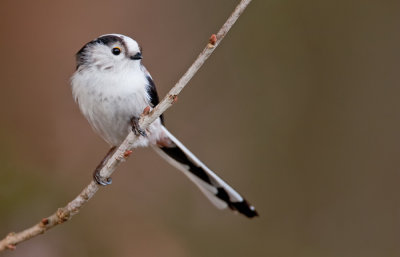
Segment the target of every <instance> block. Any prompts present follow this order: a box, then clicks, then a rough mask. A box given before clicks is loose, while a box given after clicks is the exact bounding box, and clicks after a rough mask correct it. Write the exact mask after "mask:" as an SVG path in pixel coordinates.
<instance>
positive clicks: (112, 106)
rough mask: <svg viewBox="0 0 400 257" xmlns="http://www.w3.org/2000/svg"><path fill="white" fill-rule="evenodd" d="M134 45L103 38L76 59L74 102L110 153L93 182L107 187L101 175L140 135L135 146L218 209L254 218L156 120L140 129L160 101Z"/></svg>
mask: <svg viewBox="0 0 400 257" xmlns="http://www.w3.org/2000/svg"><path fill="white" fill-rule="evenodd" d="M142 57H143V56H142V51H141V48H140V47H139V45H138V43H137V42H136V41H135V40H133V39H131V38H129V37H127V36H124V35H120V34H107V35H103V36H100V37H99V38H97V39H95V40H93V41H90V42H89V43H87V44H86V45H84V46H83V47H82V49H80V50H79V52H78V53H77V54H76V71H75V73H74V74H73V76H72V78H71V85H72V93H73V97H74V99H75V101H76V102H77V103H78V105H79V108H80V110H81V112H82V113H83V115H84V116H85V117H86V119H87V120H88V121H89V123H90V125H91V126H92V128H93V130H94V131H95V132H96V133H97V134H99V135H100V136H101V137H102V138H103V139H104V140H105V141H106V142H107V143H108V144H110V146H111V149H110V151H109V153H108V154H107V155H106V157H105V158H104V160H103V162H102V163H101V164H100V165H99V166H98V167H97V168H96V170H95V172H94V174H93V177H94V179H95V181H96V182H97V183H98V184H100V185H108V184H110V183H111V178H107V179H103V178H102V177H101V176H100V174H99V171H100V169H101V168H102V165H103V164H104V163H105V162H106V161H107V159H108V158H110V156H111V155H112V154H113V153H114V151H115V149H116V147H117V146H119V145H120V144H121V143H122V142H123V140H124V139H125V138H126V136H127V135H128V133H129V132H130V131H131V130H133V131H134V132H135V134H136V135H138V136H139V140H138V141H136V143H135V145H134V147H139V146H151V147H152V148H153V149H154V150H155V151H156V152H157V153H158V154H160V155H161V156H162V157H164V158H165V159H166V160H167V161H168V162H169V163H170V164H172V165H173V166H175V167H176V168H178V169H179V170H181V171H182V172H183V173H184V174H185V175H186V176H187V177H188V178H189V179H190V180H191V181H193V182H194V183H195V184H196V185H197V186H198V187H199V188H200V190H201V191H202V192H203V193H204V194H205V195H206V196H207V197H208V198H209V199H210V200H211V202H212V203H214V204H215V205H216V206H217V207H218V208H221V209H222V208H226V207H229V208H230V209H232V210H234V211H238V212H240V213H242V214H244V215H245V216H247V217H249V218H252V217H255V216H258V214H257V211H256V210H255V208H254V207H253V206H252V205H251V204H249V203H248V202H247V201H246V200H245V199H244V198H243V197H242V196H241V195H240V194H239V193H237V192H236V191H235V190H234V189H233V188H232V187H230V186H229V185H228V184H227V183H225V182H224V181H223V180H222V179H221V178H219V177H218V176H217V175H216V174H215V173H214V172H212V171H211V170H210V169H209V168H208V167H207V166H206V165H204V164H203V163H202V162H201V161H200V160H199V159H198V158H197V157H196V156H194V154H192V153H191V152H190V151H189V150H188V149H187V148H186V147H185V146H184V145H183V144H182V143H181V142H180V141H178V139H176V138H175V137H174V136H173V135H172V134H171V133H170V132H169V131H168V130H167V129H166V128H165V126H164V118H163V116H160V117H159V118H158V119H157V120H156V121H154V122H153V123H152V124H151V125H150V126H149V127H148V128H147V129H146V131H145V130H142V129H141V128H140V126H139V118H140V116H141V115H142V113H143V111H144V110H148V109H149V107H148V106H150V108H153V107H155V106H156V105H157V104H158V102H159V98H158V95H157V91H156V87H155V84H154V82H153V79H152V77H151V76H150V74H149V72H148V71H147V70H146V68H145V67H144V66H143V65H142V62H141V60H142Z"/></svg>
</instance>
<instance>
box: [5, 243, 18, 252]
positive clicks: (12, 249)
mask: <svg viewBox="0 0 400 257" xmlns="http://www.w3.org/2000/svg"><path fill="white" fill-rule="evenodd" d="M6 248H7V249H8V250H11V251H14V250H15V249H17V246H16V245H13V244H9V245H7V246H6Z"/></svg>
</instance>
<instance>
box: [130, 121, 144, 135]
mask: <svg viewBox="0 0 400 257" xmlns="http://www.w3.org/2000/svg"><path fill="white" fill-rule="evenodd" d="M131 123H132V131H133V133H135V135H136V136H139V135H141V136H143V137H147V133H146V131H145V130H143V129H141V128H140V125H139V119H138V118H136V117H133V118H132V119H131Z"/></svg>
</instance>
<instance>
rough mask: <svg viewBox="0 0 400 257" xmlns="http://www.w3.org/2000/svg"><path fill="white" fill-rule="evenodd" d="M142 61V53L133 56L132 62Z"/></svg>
mask: <svg viewBox="0 0 400 257" xmlns="http://www.w3.org/2000/svg"><path fill="white" fill-rule="evenodd" d="M140 59H142V53H140V52H138V53H137V54H135V55H133V56H131V60H140Z"/></svg>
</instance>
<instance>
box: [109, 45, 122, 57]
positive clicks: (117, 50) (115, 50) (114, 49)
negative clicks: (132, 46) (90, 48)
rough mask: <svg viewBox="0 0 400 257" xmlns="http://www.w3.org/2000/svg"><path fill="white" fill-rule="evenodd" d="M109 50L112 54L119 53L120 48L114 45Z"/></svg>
mask: <svg viewBox="0 0 400 257" xmlns="http://www.w3.org/2000/svg"><path fill="white" fill-rule="evenodd" d="M111 52H112V53H113V55H119V54H120V53H121V49H120V48H119V47H114V48H113V49H112V50H111Z"/></svg>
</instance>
